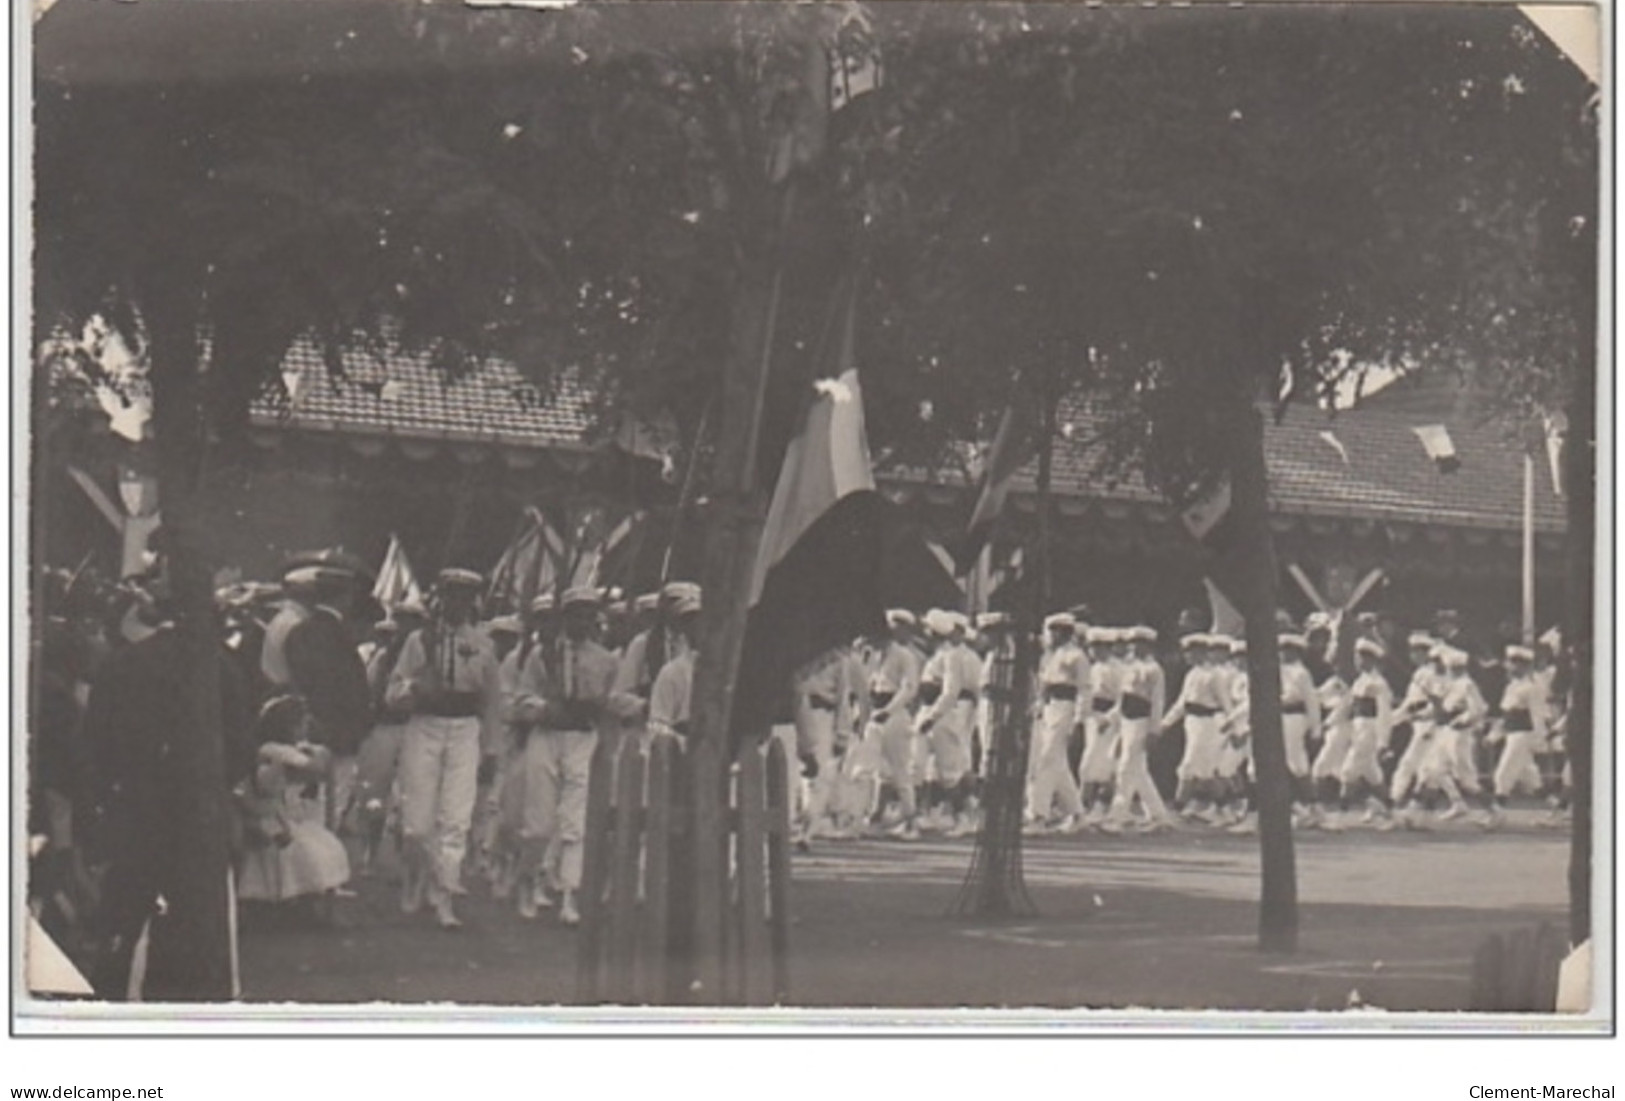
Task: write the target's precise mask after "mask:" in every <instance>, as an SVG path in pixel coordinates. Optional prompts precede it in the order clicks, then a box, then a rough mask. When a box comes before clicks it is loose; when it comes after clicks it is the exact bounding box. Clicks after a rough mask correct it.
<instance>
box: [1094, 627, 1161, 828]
mask: <svg viewBox="0 0 1625 1101" xmlns="http://www.w3.org/2000/svg"><path fill="white" fill-rule="evenodd" d="M1127 638H1128V641H1129V644H1130V646H1131V648H1132V649H1131V654H1130V657H1129V660H1128V661H1127V663H1125V665H1124V669H1123V674H1122V680H1121V683H1120V687H1121V689H1122V694H1121V696H1120V697H1119V702H1118V710H1119V716H1120V717H1119V720H1118V723H1119V725H1118V735H1117V738H1118V741H1117V769H1116V772H1115V774H1114V776H1113V777H1112V779H1113V787H1114V789H1115V790H1114V793H1113V795H1112V805H1111V809H1110V810H1109V811H1107V813H1106V820H1105V821H1104V822H1102V823H1101V829H1103V830H1106V831H1107V832H1109V833H1115V832H1117V831H1118V830H1120V829H1122V827H1123V826H1124V825H1126V824H1127V823H1128V821H1129V819H1130V818H1131V816H1132V814H1133V811H1134V803H1135V800H1138V801H1139V804H1140V810H1141V813H1142V814H1143V815H1144V816H1145V819H1144V820H1145V825H1146V827H1147V828H1149V829H1165V828H1167V827H1168V826H1169V825H1170V824H1171V820H1170V818H1169V815H1168V808H1167V807H1166V806H1165V805H1164V804H1163V801H1162V793H1161V792H1159V791H1158V790H1157V785H1156V784H1155V783H1153V782H1152V780H1151V767H1150V762H1149V759H1148V750H1149V747H1150V741H1151V737H1152V734H1153V732H1154V731H1156V730H1157V729H1158V728H1159V727H1160V726H1161V725H1162V712H1163V705H1164V704H1165V703H1166V702H1167V690H1168V689H1167V677H1166V674H1165V673H1164V672H1163V669H1162V664H1161V663H1160V662H1159V661H1157V654H1156V647H1157V632H1156V631H1154V630H1152V629H1151V628H1150V627H1147V626H1145V625H1144V624H1141V625H1138V626H1135V627H1131V628H1130V629H1129V630H1128V632H1127Z"/></svg>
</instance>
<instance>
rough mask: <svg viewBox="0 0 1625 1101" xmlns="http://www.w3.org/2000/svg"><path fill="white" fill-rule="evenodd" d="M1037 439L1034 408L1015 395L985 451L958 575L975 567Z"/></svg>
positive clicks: (1035, 451) (1034, 451) (1031, 456)
mask: <svg viewBox="0 0 1625 1101" xmlns="http://www.w3.org/2000/svg"><path fill="white" fill-rule="evenodd" d="M1039 435H1040V432H1039V424H1038V409H1037V404H1036V403H1035V402H1034V401H1032V400H1030V399H1028V398H1026V397H1023V396H1020V395H1019V394H1018V396H1017V397H1015V398H1014V399H1012V400H1011V402H1010V404H1009V405H1008V406H1006V407H1005V410H1004V416H1003V417H1002V418H1001V419H1000V420H999V430H998V432H997V433H996V434H995V435H994V437H993V446H992V447H991V448H990V449H989V451H988V456H987V464H986V465H985V466H984V467H983V470H982V477H981V482H980V485H979V487H978V490H977V494H976V508H975V509H974V510H973V511H972V512H971V518H970V524H969V525H967V527H966V531H965V539H964V543H963V544H962V546H961V547H960V553H959V555H958V556H957V561H958V562H959V566H960V569H961V570H962V571H965V570H969V569H970V568H971V567H972V566H973V565H974V564H975V562H976V559H977V557H978V556H979V555H980V554H981V553H982V548H983V547H984V546H986V545H987V543H988V540H990V539H991V538H992V536H993V527H994V525H995V524H996V523H997V522H998V519H999V516H1000V515H1002V514H1003V512H1004V506H1005V502H1006V501H1007V500H1008V499H1009V496H1010V490H1011V488H1012V487H1013V486H1014V485H1015V480H1016V473H1017V471H1019V470H1020V469H1021V468H1022V467H1024V466H1026V465H1027V464H1028V463H1029V462H1031V461H1032V460H1033V459H1034V458H1036V457H1037V455H1038V446H1039Z"/></svg>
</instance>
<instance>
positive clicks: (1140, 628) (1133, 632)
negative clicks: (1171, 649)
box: [1123, 623, 1157, 642]
mask: <svg viewBox="0 0 1625 1101" xmlns="http://www.w3.org/2000/svg"><path fill="white" fill-rule="evenodd" d="M1123 634H1124V636H1125V637H1126V638H1127V639H1128V641H1130V642H1155V641H1157V632H1156V631H1155V630H1154V629H1153V628H1150V627H1147V626H1146V625H1145V624H1143V623H1140V624H1137V625H1135V626H1133V627H1130V628H1129V629H1128V630H1127V631H1124V632H1123Z"/></svg>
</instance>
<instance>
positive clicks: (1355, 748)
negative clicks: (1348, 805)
mask: <svg viewBox="0 0 1625 1101" xmlns="http://www.w3.org/2000/svg"><path fill="white" fill-rule="evenodd" d="M1350 726H1351V728H1352V730H1353V734H1352V736H1351V737H1350V739H1349V748H1348V752H1347V753H1346V754H1344V756H1343V764H1342V767H1341V768H1340V769H1338V773H1337V778H1338V780H1340V781H1341V782H1342V784H1343V786H1344V787H1345V788H1347V787H1350V786H1352V785H1353V784H1356V783H1361V782H1364V783H1367V784H1371V785H1372V786H1374V787H1375V786H1379V785H1381V784H1382V762H1381V761H1380V760H1379V759H1378V758H1379V756H1380V754H1381V752H1382V751H1381V749H1380V748H1379V747H1378V745H1377V739H1378V736H1379V735H1380V733H1381V731H1380V730H1379V728H1378V725H1377V720H1376V719H1355V720H1354V721H1353V723H1351V724H1350ZM1316 763H1317V764H1318V763H1319V762H1316Z"/></svg>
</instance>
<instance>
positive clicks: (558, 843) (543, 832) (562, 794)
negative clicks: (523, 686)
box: [519, 730, 598, 891]
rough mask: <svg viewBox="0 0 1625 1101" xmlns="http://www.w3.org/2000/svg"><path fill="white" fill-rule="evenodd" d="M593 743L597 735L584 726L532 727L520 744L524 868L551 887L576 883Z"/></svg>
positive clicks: (578, 881) (570, 888)
mask: <svg viewBox="0 0 1625 1101" xmlns="http://www.w3.org/2000/svg"><path fill="white" fill-rule="evenodd" d="M597 746H598V735H597V733H596V732H594V731H590V730H536V731H533V732H532V733H531V735H530V738H529V739H528V740H527V741H526V742H525V751H524V760H523V774H524V779H523V783H524V810H523V812H522V813H521V815H520V826H519V837H520V841H521V844H522V846H523V848H524V850H525V853H526V856H527V861H528V865H527V867H526V868H525V869H524V870H525V872H526V873H527V874H529V873H534V872H536V871H538V870H539V871H541V872H543V873H544V874H545V875H546V877H547V885H548V886H549V887H550V888H552V889H553V890H555V891H560V890H563V891H575V890H579V889H580V887H581V869H582V856H583V843H584V841H585V839H586V836H587V783H588V781H589V780H590V779H591V772H592V754H593V750H594V749H596V748H597ZM538 856H539V857H540V860H541V865H542V866H541V868H540V869H538V868H537V867H536V861H537V858H538Z"/></svg>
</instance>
